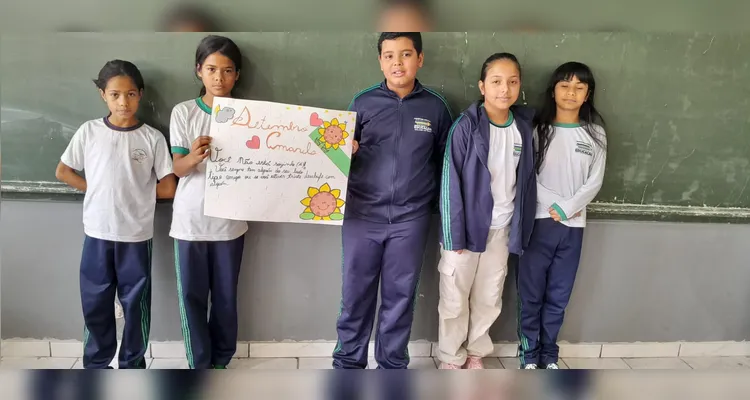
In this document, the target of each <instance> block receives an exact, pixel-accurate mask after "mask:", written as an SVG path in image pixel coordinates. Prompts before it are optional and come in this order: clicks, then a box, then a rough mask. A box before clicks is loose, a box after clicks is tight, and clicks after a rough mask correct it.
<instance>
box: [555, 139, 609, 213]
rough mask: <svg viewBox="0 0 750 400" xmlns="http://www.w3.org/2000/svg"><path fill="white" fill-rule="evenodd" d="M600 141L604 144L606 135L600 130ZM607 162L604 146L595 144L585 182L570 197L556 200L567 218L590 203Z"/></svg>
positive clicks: (602, 176)
mask: <svg viewBox="0 0 750 400" xmlns="http://www.w3.org/2000/svg"><path fill="white" fill-rule="evenodd" d="M599 137H600V139H601V141H602V143H603V144H604V145H605V146H606V143H607V139H606V136H605V135H604V134H603V131H602V132H601V135H600V136H599ZM606 164H607V152H606V150H605V149H604V148H602V147H599V146H596V147H595V153H594V161H593V162H592V163H591V166H590V167H589V176H588V179H586V183H584V184H583V186H581V187H580V188H579V189H578V190H577V191H576V193H575V194H574V195H573V197H571V198H570V199H566V200H563V201H558V202H557V205H558V206H559V207H560V208H561V209H562V210H563V212H565V215H566V216H567V217H568V218H571V217H572V216H573V215H574V214H575V213H577V212H579V211H581V210H583V209H584V208H586V206H588V205H589V203H591V202H592V201H593V200H594V198H595V197H596V195H597V194H599V190H600V189H601V188H602V183H603V182H604V169H605V166H606Z"/></svg>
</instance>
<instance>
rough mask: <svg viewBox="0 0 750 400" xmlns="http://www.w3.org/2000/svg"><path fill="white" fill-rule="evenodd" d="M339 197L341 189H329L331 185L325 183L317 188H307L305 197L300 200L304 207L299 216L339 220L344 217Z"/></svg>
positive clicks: (308, 218) (342, 203)
mask: <svg viewBox="0 0 750 400" xmlns="http://www.w3.org/2000/svg"><path fill="white" fill-rule="evenodd" d="M340 197H341V190H339V189H331V186H330V185H328V184H327V183H324V184H323V185H322V186H321V187H319V188H316V187H310V188H308V189H307V197H305V198H304V199H302V201H300V203H302V205H303V206H305V207H306V208H305V211H303V212H302V214H301V215H300V218H301V219H304V220H314V221H332V220H335V221H339V220H342V219H344V215H343V214H342V213H341V207H343V206H344V200H341V198H340Z"/></svg>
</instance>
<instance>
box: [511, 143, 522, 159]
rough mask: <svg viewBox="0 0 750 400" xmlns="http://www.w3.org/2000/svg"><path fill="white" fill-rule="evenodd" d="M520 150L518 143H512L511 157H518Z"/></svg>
mask: <svg viewBox="0 0 750 400" xmlns="http://www.w3.org/2000/svg"><path fill="white" fill-rule="evenodd" d="M522 148H523V147H522V146H521V144H520V143H513V157H520V156H521V149H522Z"/></svg>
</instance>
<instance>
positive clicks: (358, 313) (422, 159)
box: [333, 81, 453, 369]
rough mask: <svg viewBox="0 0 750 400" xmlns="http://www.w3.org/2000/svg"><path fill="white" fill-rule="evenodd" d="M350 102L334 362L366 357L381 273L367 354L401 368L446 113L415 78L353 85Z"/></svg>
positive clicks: (359, 363) (363, 361)
mask: <svg viewBox="0 0 750 400" xmlns="http://www.w3.org/2000/svg"><path fill="white" fill-rule="evenodd" d="M349 110H350V111H355V112H356V113H357V122H356V127H355V132H354V139H355V140H357V141H359V150H358V151H357V153H356V154H354V155H353V156H352V166H351V172H350V174H349V185H348V189H347V192H348V193H347V204H346V210H345V219H344V225H343V229H342V245H343V253H344V254H343V267H342V273H343V277H342V281H343V282H342V301H341V310H340V315H339V318H338V322H337V332H338V343H337V346H336V349H335V350H334V354H333V359H334V360H333V366H334V367H335V368H365V367H366V366H367V350H368V345H369V340H370V335H371V333H372V329H373V325H374V320H375V311H376V310H375V308H376V304H377V295H378V284H379V283H381V284H382V288H381V293H380V295H381V306H380V310H379V314H378V328H377V332H376V336H375V359H376V360H377V362H378V366H379V367H380V368H384V369H402V368H406V367H407V366H408V364H409V355H408V352H407V344H408V342H409V336H410V334H411V323H412V318H413V314H414V303H415V293H416V289H417V284H418V281H419V275H420V270H421V265H422V258H423V255H424V249H425V245H426V241H427V234H428V231H429V225H430V219H431V215H432V214H433V212H434V211H437V194H438V183H439V181H440V179H439V177H440V172H441V165H442V157H443V153H444V149H445V142H446V139H447V134H448V131H449V129H450V127H451V125H452V122H453V121H452V117H451V114H450V111H449V109H448V105H447V103H446V101H445V99H443V97H442V96H440V95H439V94H437V93H436V92H434V91H432V90H430V89H428V88H425V87H424V86H422V85H421V84H420V83H419V81H417V82H416V84H415V87H414V90H413V91H412V92H411V93H410V94H408V95H407V96H405V97H404V98H403V99H401V98H399V96H398V95H397V94H396V93H395V92H393V91H391V90H390V89H388V87H387V85H386V82H385V81H383V82H382V83H380V84H378V85H374V86H371V87H369V88H367V89H365V90H363V91H362V92H360V93H358V94H357V95H356V96H355V97H354V100H352V103H351V105H350V107H349ZM381 281H382V282H381Z"/></svg>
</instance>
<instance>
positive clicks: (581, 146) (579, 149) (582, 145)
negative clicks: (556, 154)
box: [576, 140, 594, 156]
mask: <svg viewBox="0 0 750 400" xmlns="http://www.w3.org/2000/svg"><path fill="white" fill-rule="evenodd" d="M576 153H581V154H585V155H587V156H593V155H594V149H593V148H592V147H591V145H590V144H588V143H586V142H581V141H580V140H579V141H577V142H576Z"/></svg>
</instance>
